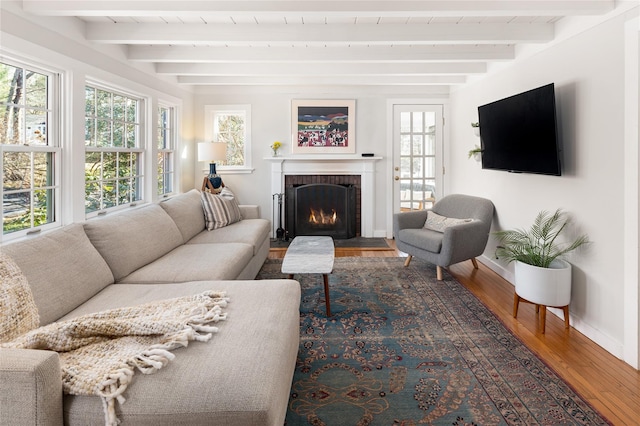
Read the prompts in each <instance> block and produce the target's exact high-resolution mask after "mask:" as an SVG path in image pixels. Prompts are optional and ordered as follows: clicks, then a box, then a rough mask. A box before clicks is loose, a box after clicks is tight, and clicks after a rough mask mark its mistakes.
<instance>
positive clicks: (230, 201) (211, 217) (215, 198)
mask: <svg viewBox="0 0 640 426" xmlns="http://www.w3.org/2000/svg"><path fill="white" fill-rule="evenodd" d="M200 195H201V198H202V208H203V210H204V220H205V226H206V228H207V229H208V230H209V231H211V230H212V229H218V228H223V227H225V226H227V225H230V224H232V223H236V222H238V221H240V220H242V214H241V213H240V208H239V207H238V201H236V198H235V196H234V194H233V192H231V191H230V190H229V189H228V188H222V191H221V192H220V194H212V193H210V192H202V193H201V194H200Z"/></svg>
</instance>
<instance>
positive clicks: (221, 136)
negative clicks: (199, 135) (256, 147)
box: [205, 105, 251, 170]
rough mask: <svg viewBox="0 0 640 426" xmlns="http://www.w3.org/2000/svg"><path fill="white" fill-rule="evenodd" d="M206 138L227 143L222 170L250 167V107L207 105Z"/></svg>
mask: <svg viewBox="0 0 640 426" xmlns="http://www.w3.org/2000/svg"><path fill="white" fill-rule="evenodd" d="M205 116H206V117H207V121H206V126H205V133H206V139H207V140H211V141H216V142H225V143H226V144H227V158H226V161H225V162H224V164H222V165H221V167H219V168H220V169H222V170H232V169H248V168H250V167H251V161H250V160H251V157H250V155H249V153H250V152H251V151H250V148H251V109H250V106H249V105H207V106H206V107H205Z"/></svg>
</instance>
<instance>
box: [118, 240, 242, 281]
mask: <svg viewBox="0 0 640 426" xmlns="http://www.w3.org/2000/svg"><path fill="white" fill-rule="evenodd" d="M252 257H253V247H251V246H250V245H248V244H241V243H226V244H187V245H181V246H179V247H177V248H176V249H174V250H172V251H171V252H169V253H167V254H166V255H164V256H162V257H160V258H159V259H158V260H156V261H154V262H151V263H149V264H148V265H146V266H143V267H141V268H140V269H138V270H136V271H133V272H132V273H131V274H129V275H127V276H125V277H123V278H122V279H121V280H119V282H125V283H176V282H181V281H199V280H235V279H236V278H238V275H240V273H241V272H242V270H243V269H244V268H245V266H247V264H248V263H249V261H250V260H251V258H252Z"/></svg>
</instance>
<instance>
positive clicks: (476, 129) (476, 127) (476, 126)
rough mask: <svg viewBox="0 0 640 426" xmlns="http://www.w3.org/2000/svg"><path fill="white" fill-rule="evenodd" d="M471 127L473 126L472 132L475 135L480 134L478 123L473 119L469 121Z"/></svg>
mask: <svg viewBox="0 0 640 426" xmlns="http://www.w3.org/2000/svg"><path fill="white" fill-rule="evenodd" d="M471 127H473V134H474V135H476V136H480V123H478V122H477V121H475V122H473V123H471Z"/></svg>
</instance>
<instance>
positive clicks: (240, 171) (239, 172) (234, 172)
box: [203, 166, 255, 175]
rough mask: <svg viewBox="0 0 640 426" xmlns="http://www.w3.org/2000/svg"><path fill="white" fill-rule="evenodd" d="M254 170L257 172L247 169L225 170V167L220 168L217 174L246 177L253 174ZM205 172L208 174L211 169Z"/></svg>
mask: <svg viewBox="0 0 640 426" xmlns="http://www.w3.org/2000/svg"><path fill="white" fill-rule="evenodd" d="M254 170H255V169H254V168H245V167H238V168H224V167H220V166H218V169H217V172H218V174H219V175H245V174H250V173H253V171H254ZM203 172H204V173H205V174H208V172H209V169H207V170H204V171H203Z"/></svg>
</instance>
